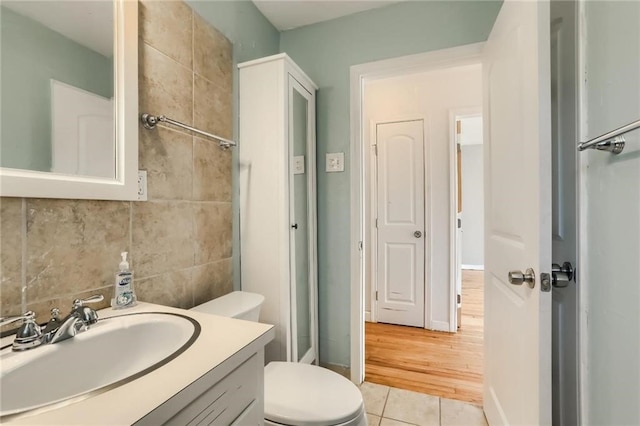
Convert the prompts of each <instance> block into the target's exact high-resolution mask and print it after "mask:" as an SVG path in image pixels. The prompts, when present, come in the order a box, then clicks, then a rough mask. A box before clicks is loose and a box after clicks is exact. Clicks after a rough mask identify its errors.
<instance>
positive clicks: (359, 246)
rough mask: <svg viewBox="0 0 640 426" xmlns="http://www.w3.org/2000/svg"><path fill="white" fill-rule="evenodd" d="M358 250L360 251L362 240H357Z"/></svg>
mask: <svg viewBox="0 0 640 426" xmlns="http://www.w3.org/2000/svg"><path fill="white" fill-rule="evenodd" d="M358 250H360V251H362V241H358Z"/></svg>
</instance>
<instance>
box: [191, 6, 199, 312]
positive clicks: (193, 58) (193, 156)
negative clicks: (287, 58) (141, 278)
mask: <svg viewBox="0 0 640 426" xmlns="http://www.w3.org/2000/svg"><path fill="white" fill-rule="evenodd" d="M195 27H196V26H195V16H194V11H193V9H191V124H192V125H193V127H196V74H195V73H196V35H195V32H196V28H195ZM195 169H196V137H195V136H194V135H193V133H191V202H193V201H195V178H194V172H195ZM197 228H198V227H197V225H196V212H195V208H194V210H193V214H192V216H191V235H193V239H194V241H193V259H192V262H191V263H192V266H191V268H195V267H196V263H197V262H196V260H197V251H198V244H197V243H196V232H197ZM189 281H190V286H189V287H190V289H191V306H195V303H196V295H195V291H194V288H195V285H194V274H193V272H190V280H189Z"/></svg>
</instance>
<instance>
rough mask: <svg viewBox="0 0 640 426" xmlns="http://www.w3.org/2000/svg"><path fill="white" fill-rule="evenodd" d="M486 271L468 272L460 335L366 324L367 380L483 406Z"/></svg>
mask: <svg viewBox="0 0 640 426" xmlns="http://www.w3.org/2000/svg"><path fill="white" fill-rule="evenodd" d="M482 281H483V272H482V271H463V275H462V321H461V323H462V326H461V328H460V329H459V331H458V333H444V332H438V331H430V330H425V329H421V328H414V327H404V326H398V325H391V324H382V323H376V324H374V323H369V322H368V323H366V324H365V380H366V381H368V382H372V383H378V384H382V385H387V386H393V387H396V388H401V389H407V390H413V391H417V392H423V393H428V394H430V395H436V396H441V397H444V398H450V399H457V400H461V401H466V402H471V403H474V404H482V357H483V348H482V345H483V343H482V339H483V298H484V295H483V282H482Z"/></svg>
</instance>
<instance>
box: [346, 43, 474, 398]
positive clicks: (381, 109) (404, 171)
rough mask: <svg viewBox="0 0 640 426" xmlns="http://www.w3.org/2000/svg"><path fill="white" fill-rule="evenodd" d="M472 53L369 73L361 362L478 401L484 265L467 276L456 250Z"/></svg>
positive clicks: (379, 378) (375, 371)
mask: <svg viewBox="0 0 640 426" xmlns="http://www.w3.org/2000/svg"><path fill="white" fill-rule="evenodd" d="M466 48H467V49H469V47H466ZM451 50H456V49H451ZM469 53H470V52H469V50H467V51H466V52H465V54H467V55H468V56H466V57H465V58H463V59H462V60H460V59H459V58H458V60H457V61H456V60H451V61H444V62H443V61H438V63H437V64H435V65H434V64H427V65H426V66H425V65H424V64H423V66H422V67H415V66H410V67H406V66H405V67H400V68H399V69H397V70H395V71H394V72H393V73H391V75H388V74H387V75H382V76H381V75H376V76H375V77H372V78H364V79H363V80H362V85H361V87H362V97H361V99H362V109H361V113H362V115H361V117H360V120H361V121H360V122H361V123H362V126H361V129H360V130H361V132H362V141H363V146H362V148H363V149H362V160H363V162H362V170H363V173H362V178H361V180H360V182H359V183H358V184H359V185H362V186H361V188H362V190H363V191H362V194H363V199H362V203H363V204H362V205H363V206H364V208H363V210H362V224H363V233H364V238H363V241H364V244H363V249H364V250H363V253H362V256H363V263H362V265H363V277H364V280H363V289H362V290H363V295H364V298H363V299H364V300H363V306H362V310H363V312H362V322H360V325H361V326H362V333H363V335H365V336H366V341H365V342H363V347H362V350H363V352H362V355H363V358H362V359H361V362H362V364H361V365H362V370H363V371H362V374H363V376H362V377H363V378H366V380H367V381H371V382H374V383H379V384H385V385H389V386H392V387H398V388H404V389H408V390H415V391H419V392H423V393H429V394H432V395H439V396H443V397H445V398H451V399H459V400H463V401H467V402H472V403H476V404H478V403H481V401H482V346H483V343H482V342H483V340H482V328H483V317H482V306H483V290H482V272H481V271H469V273H468V274H467V273H466V272H467V271H465V274H464V282H465V284H467V285H466V286H463V274H462V273H461V269H460V268H461V264H460V259H461V257H460V256H456V251H459V249H458V246H459V244H457V241H456V238H459V237H460V232H458V231H457V223H458V219H459V218H460V217H459V216H458V211H457V204H459V203H458V202H457V198H458V193H457V192H456V188H459V187H460V186H461V185H462V184H463V181H462V180H460V181H459V183H460V185H458V178H457V177H456V176H457V173H458V170H459V165H458V163H456V161H457V160H456V158H458V159H459V160H460V161H462V157H461V155H463V152H462V151H461V152H460V156H458V154H457V143H458V142H461V143H462V142H464V143H465V145H468V146H472V145H474V148H479V150H478V149H470V150H469V151H470V152H471V151H476V152H481V151H482V145H480V144H479V143H478V141H481V140H482V137H481V134H472V133H473V131H475V132H476V133H477V132H478V131H479V132H480V133H481V131H482V130H481V126H478V125H477V124H478V123H479V122H481V120H482V119H481V116H480V112H481V108H480V105H481V104H482V74H481V66H480V64H479V59H478V57H475V55H474V54H469ZM469 56H471V57H472V58H470V57H469ZM457 122H459V123H458V124H456V123H457ZM463 125H464V129H465V130H467V131H466V132H464V133H461V132H462V128H463ZM474 125H475V126H474ZM456 126H458V128H459V129H460V130H461V132H456ZM459 139H460V141H459ZM475 145H477V146H475ZM463 149H466V148H463ZM478 160H479V161H480V163H481V162H482V156H480V157H479V159H478ZM476 163H477V161H476V162H475V163H474V164H473V166H474V167H470V169H469V171H476V172H478V171H479V173H480V176H479V177H474V179H475V180H476V181H477V182H474V183H477V184H479V186H480V189H482V168H481V167H480V169H478V168H477V167H475V166H477V164H476ZM461 173H462V171H461ZM460 176H462V175H460ZM460 196H462V193H460ZM473 202H476V201H473ZM477 208H479V209H480V210H482V208H483V207H482V205H480V206H477ZM470 210H471V209H470ZM479 220H480V223H482V218H480V219H479ZM469 232H470V233H471V231H469ZM481 240H482V238H480V241H481ZM480 246H481V247H482V243H480ZM481 256H482V253H481V254H480V257H481ZM474 262H475V261H474ZM481 264H482V261H478V262H475V263H473V265H475V266H474V267H475V268H476V269H478V265H481ZM463 287H464V288H463ZM463 298H464V300H465V301H468V305H466V304H465V305H464V307H465V309H466V310H465V309H463V310H462V311H459V310H458V307H459V306H460V301H461V300H462V299H463ZM365 320H366V324H365ZM462 321H465V322H466V324H467V325H466V326H465V327H464V329H460V330H459V329H458V325H459V323H460V322H462ZM408 326H411V327H408ZM443 332H444V333H443ZM352 354H353V351H352ZM356 365H357V363H356V362H352V377H353V373H354V370H355V369H354V366H356ZM356 372H357V370H356Z"/></svg>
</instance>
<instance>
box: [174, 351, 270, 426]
mask: <svg viewBox="0 0 640 426" xmlns="http://www.w3.org/2000/svg"><path fill="white" fill-rule="evenodd" d="M258 368H262V366H261V365H260V364H259V363H258V356H256V355H253V356H252V357H250V358H249V359H247V360H246V361H245V362H244V363H242V364H241V365H240V366H239V367H238V368H236V369H235V370H233V371H232V372H231V373H229V374H228V375H227V376H225V377H224V378H223V379H222V380H220V381H219V382H218V383H216V384H214V385H213V386H212V387H210V388H209V389H207V390H206V391H204V392H203V393H202V394H201V395H200V396H198V397H196V398H195V399H193V401H192V402H191V403H189V404H188V405H187V406H185V407H184V408H183V409H182V410H181V411H180V412H178V413H177V414H176V415H175V416H173V417H172V418H171V419H169V421H168V422H167V423H166V424H169V425H180V426H183V425H229V424H231V422H233V421H234V420H235V419H236V418H237V417H238V416H239V415H240V414H241V413H242V412H243V411H244V410H245V408H247V407H248V406H249V405H250V404H251V403H252V402H253V401H254V400H255V399H257V398H258V391H259V389H258V372H259V370H258Z"/></svg>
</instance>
